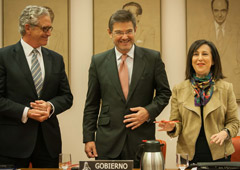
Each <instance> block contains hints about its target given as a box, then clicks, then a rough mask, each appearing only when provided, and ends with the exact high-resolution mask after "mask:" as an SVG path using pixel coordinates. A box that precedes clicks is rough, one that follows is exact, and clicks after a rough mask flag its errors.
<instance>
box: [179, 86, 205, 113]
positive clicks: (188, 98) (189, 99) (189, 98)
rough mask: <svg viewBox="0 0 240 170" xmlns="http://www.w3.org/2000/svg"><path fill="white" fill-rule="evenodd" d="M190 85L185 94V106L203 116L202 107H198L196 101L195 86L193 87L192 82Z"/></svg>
mask: <svg viewBox="0 0 240 170" xmlns="http://www.w3.org/2000/svg"><path fill="white" fill-rule="evenodd" d="M189 85H190V86H189V87H188V88H186V92H185V94H184V99H185V100H184V103H183V105H184V107H185V108H187V109H188V110H191V111H193V112H195V113H196V114H198V115H199V116H201V113H200V107H196V106H195V103H194V95H195V94H194V92H193V88H192V87H191V84H189Z"/></svg>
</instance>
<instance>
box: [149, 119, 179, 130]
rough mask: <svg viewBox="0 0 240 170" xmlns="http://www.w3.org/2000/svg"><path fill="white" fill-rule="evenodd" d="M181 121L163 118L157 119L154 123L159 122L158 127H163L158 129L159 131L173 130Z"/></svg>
mask: <svg viewBox="0 0 240 170" xmlns="http://www.w3.org/2000/svg"><path fill="white" fill-rule="evenodd" d="M177 122H179V121H166V120H161V121H155V122H154V123H159V124H158V127H160V128H161V129H158V131H168V132H169V131H172V130H173V129H174V127H175V126H176V125H175V124H176V123H177Z"/></svg>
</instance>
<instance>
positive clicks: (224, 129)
mask: <svg viewBox="0 0 240 170" xmlns="http://www.w3.org/2000/svg"><path fill="white" fill-rule="evenodd" d="M222 131H225V132H227V134H228V136H227V138H226V140H228V139H230V137H231V136H230V132H229V130H228V129H227V128H223V129H222Z"/></svg>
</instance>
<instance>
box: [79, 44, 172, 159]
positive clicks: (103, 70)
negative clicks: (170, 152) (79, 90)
mask: <svg viewBox="0 0 240 170" xmlns="http://www.w3.org/2000/svg"><path fill="white" fill-rule="evenodd" d="M154 90H156V91H155V92H156V93H155V94H154ZM170 96H171V91H170V88H169V84H168V79H167V75H166V72H165V66H164V63H163V62H162V60H161V58H160V53H159V52H157V51H153V50H149V49H145V48H140V47H137V46H136V47H135V51H134V64H133V73H132V79H131V84H130V88H129V94H128V98H127V100H126V99H125V98H124V95H123V92H122V89H121V85H120V80H119V76H118V69H117V63H116V55H115V51H114V49H111V50H109V51H106V52H104V53H101V54H97V55H95V56H93V57H92V62H91V65H90V69H89V82H88V93H87V99H86V104H85V109H84V119H83V142H88V141H95V140H96V146H97V152H98V155H99V156H101V157H103V156H104V157H109V158H116V157H117V156H119V154H120V152H121V151H122V148H123V145H124V142H125V141H126V139H127V142H128V145H129V146H130V148H131V149H132V150H133V152H136V149H137V146H138V144H140V143H141V142H142V140H143V139H155V124H154V123H153V121H154V120H155V118H156V117H157V116H158V115H159V114H160V113H161V111H162V110H163V109H164V107H165V106H166V105H167V104H168V101H169V98H170ZM100 101H101V102H100ZM100 104H101V111H100V115H99V109H100ZM138 106H141V107H144V108H146V109H147V110H148V112H149V114H150V119H151V121H150V122H145V123H143V124H142V125H141V126H140V127H138V128H137V129H135V130H131V129H129V128H126V127H125V124H124V123H123V120H124V115H126V114H130V110H129V109H130V108H132V107H138ZM95 132H96V139H95Z"/></svg>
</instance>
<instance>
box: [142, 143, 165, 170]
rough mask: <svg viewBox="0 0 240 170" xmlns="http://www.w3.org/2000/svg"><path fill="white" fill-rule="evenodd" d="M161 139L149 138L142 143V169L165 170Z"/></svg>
mask: <svg viewBox="0 0 240 170" xmlns="http://www.w3.org/2000/svg"><path fill="white" fill-rule="evenodd" d="M163 145H164V144H160V142H159V141H156V140H147V141H146V142H145V143H144V144H143V145H142V149H143V152H142V156H141V160H140V169H141V170H164V163H165V162H164V158H163V154H162V151H161V146H163Z"/></svg>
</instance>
